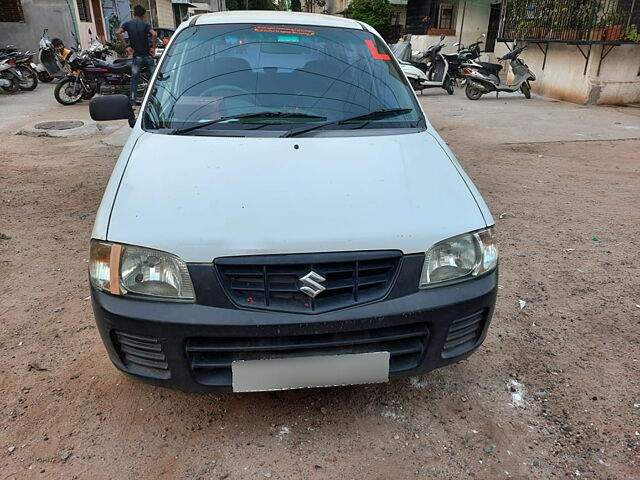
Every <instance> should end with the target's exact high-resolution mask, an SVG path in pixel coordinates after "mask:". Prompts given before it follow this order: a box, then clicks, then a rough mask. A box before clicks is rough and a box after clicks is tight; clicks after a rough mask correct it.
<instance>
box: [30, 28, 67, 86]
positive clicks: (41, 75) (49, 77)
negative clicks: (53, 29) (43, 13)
mask: <svg viewBox="0 0 640 480" xmlns="http://www.w3.org/2000/svg"><path fill="white" fill-rule="evenodd" d="M47 31H48V29H46V28H45V29H44V31H43V32H42V37H40V42H39V44H38V63H37V64H32V65H31V68H33V69H34V70H35V71H36V72H37V74H38V80H40V81H41V82H45V83H49V82H51V81H53V79H54V77H56V76H60V75H61V74H62V69H63V67H64V63H63V61H62V60H61V59H60V57H59V56H58V54H57V53H56V49H55V48H53V45H52V44H51V41H50V40H49V38H48V37H47Z"/></svg>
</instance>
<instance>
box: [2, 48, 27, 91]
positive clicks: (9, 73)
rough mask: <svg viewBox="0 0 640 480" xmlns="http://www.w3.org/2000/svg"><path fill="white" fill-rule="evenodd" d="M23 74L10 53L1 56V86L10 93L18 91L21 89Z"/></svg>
mask: <svg viewBox="0 0 640 480" xmlns="http://www.w3.org/2000/svg"><path fill="white" fill-rule="evenodd" d="M22 81H23V79H22V74H21V73H20V71H19V70H18V69H16V65H15V61H13V64H12V59H11V57H9V56H8V55H5V56H3V57H1V58H0V88H2V89H3V90H4V91H5V92H8V93H16V92H17V91H18V90H20V82H22Z"/></svg>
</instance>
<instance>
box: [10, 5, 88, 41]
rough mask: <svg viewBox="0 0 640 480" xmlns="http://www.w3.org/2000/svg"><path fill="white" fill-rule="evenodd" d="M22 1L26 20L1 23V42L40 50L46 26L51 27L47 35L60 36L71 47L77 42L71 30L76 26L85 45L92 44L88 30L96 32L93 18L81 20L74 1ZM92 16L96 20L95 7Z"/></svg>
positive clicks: (50, 36) (51, 36)
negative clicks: (39, 43) (39, 42)
mask: <svg viewBox="0 0 640 480" xmlns="http://www.w3.org/2000/svg"><path fill="white" fill-rule="evenodd" d="M0 1H1V0H0ZM21 4H22V11H23V13H24V17H25V21H24V22H16V23H14V22H6V23H5V22H2V23H0V45H6V44H7V43H12V44H14V45H16V46H17V47H18V48H19V49H21V50H31V51H32V52H37V51H38V41H39V40H40V36H41V35H42V30H43V29H45V28H48V29H49V32H48V34H47V35H48V36H49V38H50V39H51V38H54V37H59V38H61V39H62V41H63V42H64V43H65V45H70V46H74V45H75V41H74V40H73V37H72V36H71V32H73V31H75V29H76V28H77V32H78V34H79V39H80V42H81V44H82V46H83V47H85V48H86V47H87V46H88V44H89V43H88V42H89V29H91V31H92V32H93V35H94V36H95V35H96V27H95V24H94V22H93V21H92V22H80V21H79V19H78V8H77V6H76V2H75V0H22V1H21ZM91 19H92V20H95V15H94V14H93V10H92V11H91ZM74 23H75V28H74Z"/></svg>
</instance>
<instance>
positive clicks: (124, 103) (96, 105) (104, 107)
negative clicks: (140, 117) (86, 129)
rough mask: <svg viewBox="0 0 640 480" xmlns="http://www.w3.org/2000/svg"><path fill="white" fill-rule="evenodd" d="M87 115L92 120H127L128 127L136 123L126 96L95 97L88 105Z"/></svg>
mask: <svg viewBox="0 0 640 480" xmlns="http://www.w3.org/2000/svg"><path fill="white" fill-rule="evenodd" d="M89 114H90V115H91V118H92V119H93V120H96V121H98V122H104V121H109V120H129V126H130V127H133V125H135V123H136V116H135V114H134V113H133V108H131V103H130V102H129V97H127V96H126V95H104V96H101V97H95V98H94V99H93V100H91V103H90V104H89Z"/></svg>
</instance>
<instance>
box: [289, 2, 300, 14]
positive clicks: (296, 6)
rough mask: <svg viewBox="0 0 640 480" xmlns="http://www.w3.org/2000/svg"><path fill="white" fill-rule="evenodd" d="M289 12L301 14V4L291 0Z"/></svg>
mask: <svg viewBox="0 0 640 480" xmlns="http://www.w3.org/2000/svg"><path fill="white" fill-rule="evenodd" d="M291 11H292V12H301V11H302V2H301V1H300V0H291Z"/></svg>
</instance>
